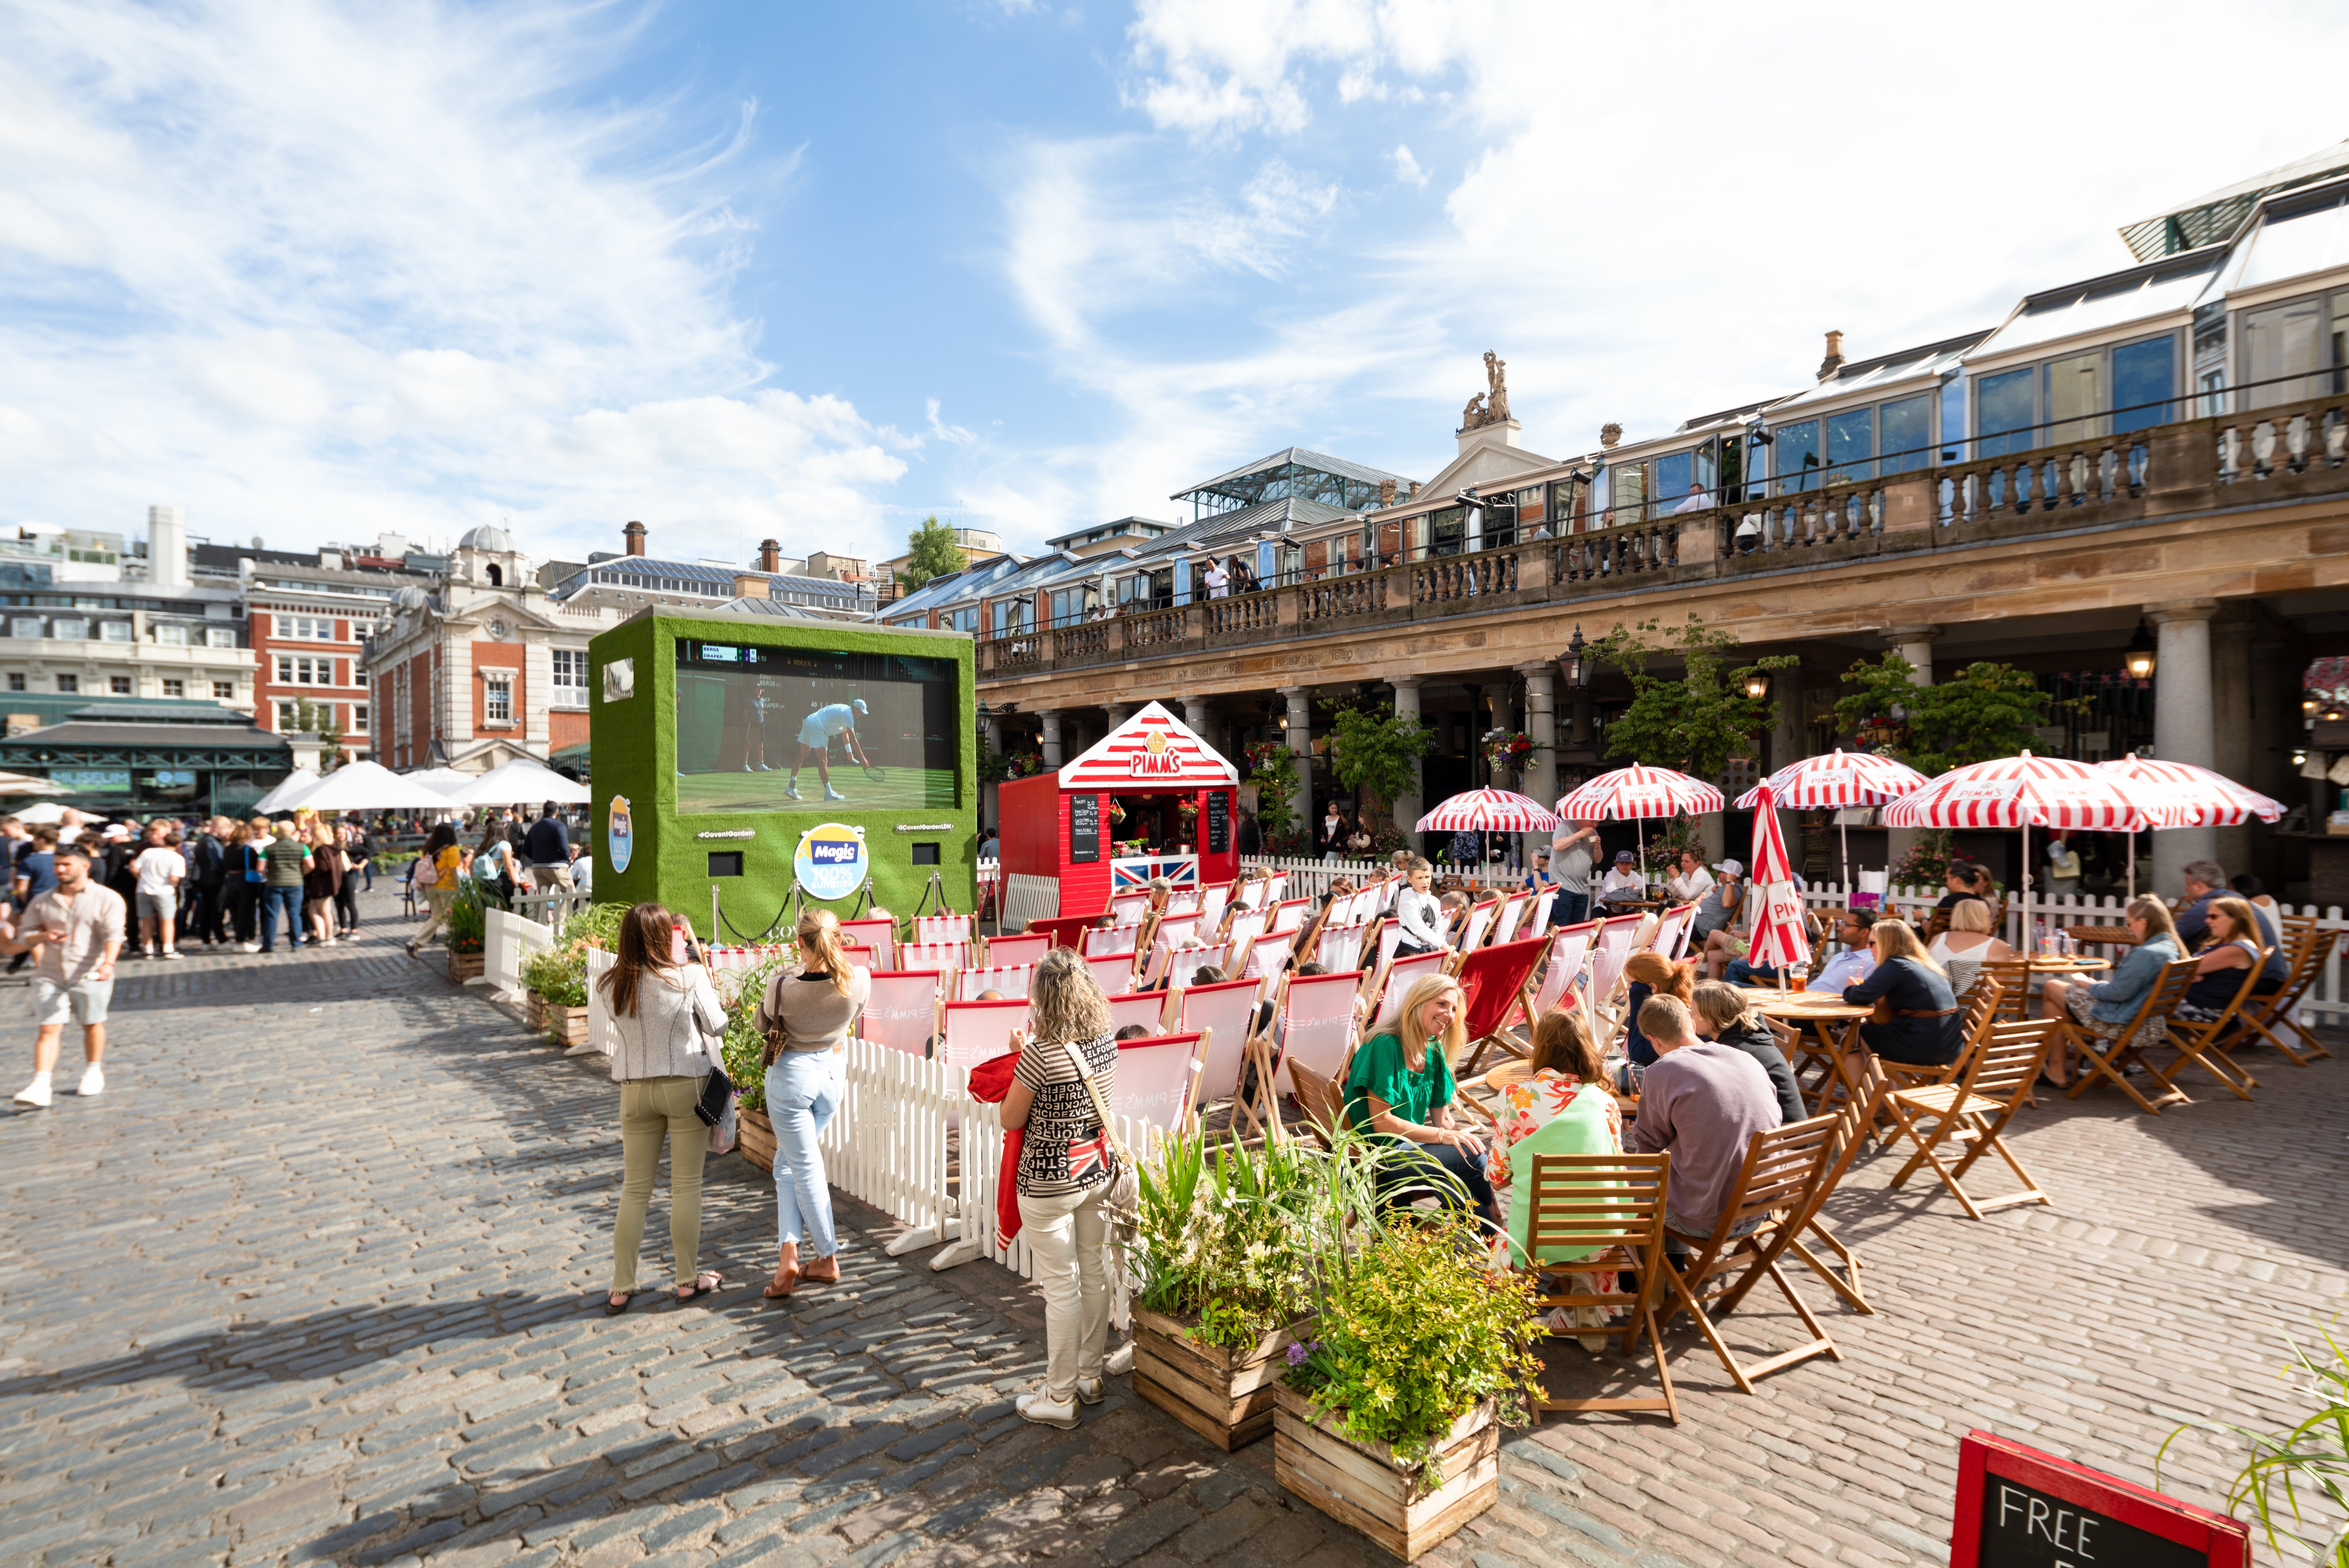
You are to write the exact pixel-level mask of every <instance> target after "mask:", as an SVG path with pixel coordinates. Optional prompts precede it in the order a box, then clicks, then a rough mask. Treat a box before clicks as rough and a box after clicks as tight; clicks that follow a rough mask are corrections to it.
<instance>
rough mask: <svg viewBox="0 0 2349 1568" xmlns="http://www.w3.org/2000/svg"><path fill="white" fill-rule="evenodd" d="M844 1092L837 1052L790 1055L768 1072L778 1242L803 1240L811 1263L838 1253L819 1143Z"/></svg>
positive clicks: (794, 1052) (790, 1052) (808, 1052)
mask: <svg viewBox="0 0 2349 1568" xmlns="http://www.w3.org/2000/svg"><path fill="white" fill-rule="evenodd" d="M846 1089H847V1084H846V1083H845V1081H844V1080H843V1075H842V1058H841V1057H840V1055H839V1054H838V1053H836V1052H832V1051H787V1052H785V1053H784V1054H782V1055H780V1056H778V1057H776V1058H775V1062H774V1065H772V1066H771V1067H769V1068H768V1069H767V1119H768V1120H769V1121H771V1122H772V1123H774V1124H775V1239H776V1241H779V1242H781V1243H782V1244H783V1245H785V1246H789V1245H790V1244H791V1243H792V1242H794V1241H805V1242H806V1243H807V1248H808V1255H809V1257H810V1258H811V1259H814V1258H829V1257H831V1256H832V1255H833V1253H834V1252H836V1251H839V1250H840V1242H839V1241H837V1240H836V1239H835V1238H834V1237H833V1231H832V1189H830V1188H828V1187H826V1186H825V1185H824V1179H823V1150H821V1149H819V1148H818V1147H816V1139H817V1138H819V1137H822V1136H823V1129H824V1127H825V1125H826V1124H827V1123H829V1122H830V1121H831V1120H832V1118H833V1113H834V1112H836V1111H838V1110H839V1109H840V1102H841V1101H842V1100H843V1099H844V1098H845V1097H846ZM803 1229H804V1231H805V1232H806V1233H805V1235H804V1236H802V1233H801V1232H802V1230H803Z"/></svg>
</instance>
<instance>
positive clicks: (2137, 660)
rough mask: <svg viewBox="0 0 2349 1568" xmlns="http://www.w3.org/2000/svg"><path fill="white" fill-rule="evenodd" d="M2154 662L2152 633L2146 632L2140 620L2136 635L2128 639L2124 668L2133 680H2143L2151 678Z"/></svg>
mask: <svg viewBox="0 0 2349 1568" xmlns="http://www.w3.org/2000/svg"><path fill="white" fill-rule="evenodd" d="M2154 662H2155V660H2154V654H2153V633H2152V632H2150V631H2148V630H2147V629H2146V625H2145V622H2144V621H2142V620H2140V621H2138V622H2137V635H2136V636H2135V637H2133V638H2130V639H2129V645H2128V654H2127V659H2125V660H2124V668H2126V669H2127V670H2128V672H2129V674H2130V675H2131V676H2132V677H2133V678H2134V679H2136V680H2147V679H2149V678H2150V677H2151V676H2152V674H2153V666H2154Z"/></svg>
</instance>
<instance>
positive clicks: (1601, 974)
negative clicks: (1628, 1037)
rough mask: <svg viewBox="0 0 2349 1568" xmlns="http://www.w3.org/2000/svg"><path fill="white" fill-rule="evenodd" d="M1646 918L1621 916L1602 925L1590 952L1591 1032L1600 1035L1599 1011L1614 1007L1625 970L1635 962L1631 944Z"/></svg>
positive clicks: (1600, 924)
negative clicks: (1617, 989) (1631, 962)
mask: <svg viewBox="0 0 2349 1568" xmlns="http://www.w3.org/2000/svg"><path fill="white" fill-rule="evenodd" d="M1644 919H1647V917H1646V916H1645V915H1617V916H1615V917H1613V918H1612V919H1604V920H1601V921H1599V929H1598V932H1597V934H1596V935H1595V936H1593V938H1592V939H1591V948H1590V1028H1591V1033H1594V1034H1596V1033H1598V1032H1599V1010H1600V1009H1602V1008H1608V1007H1611V1006H1613V1004H1614V1002H1615V992H1616V988H1617V987H1619V986H1620V985H1621V984H1622V983H1623V966H1624V965H1625V964H1627V963H1630V961H1631V950H1632V949H1631V944H1632V943H1633V942H1634V941H1635V940H1638V938H1639V935H1640V922H1641V921H1642V920H1644Z"/></svg>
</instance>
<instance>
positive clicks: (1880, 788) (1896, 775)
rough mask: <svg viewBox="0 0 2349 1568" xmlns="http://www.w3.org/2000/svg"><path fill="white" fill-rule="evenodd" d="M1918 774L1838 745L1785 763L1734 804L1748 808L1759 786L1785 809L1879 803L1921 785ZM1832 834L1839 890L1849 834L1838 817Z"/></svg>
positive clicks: (1847, 866)
mask: <svg viewBox="0 0 2349 1568" xmlns="http://www.w3.org/2000/svg"><path fill="white" fill-rule="evenodd" d="M1926 783H1927V780H1926V778H1925V775H1924V774H1920V773H1919V772H1918V771H1917V770H1916V769H1915V768H1912V767H1910V766H1909V764H1908V763H1898V762H1895V761H1893V760H1892V759H1891V758H1890V757H1879V756H1878V755H1877V754H1876V753H1874V752H1847V751H1845V750H1843V749H1842V748H1841V747H1837V749H1836V750H1835V751H1834V752H1832V753H1829V754H1827V755H1826V756H1823V757H1805V758H1803V759H1802V760H1801V761H1800V762H1795V763H1787V764H1786V765H1785V767H1783V768H1780V769H1779V770H1778V771H1777V772H1776V773H1774V774H1771V775H1770V776H1769V777H1768V778H1766V779H1764V780H1763V781H1762V783H1761V784H1755V785H1754V787H1753V788H1752V789H1750V790H1747V791H1746V792H1745V793H1744V794H1741V795H1739V796H1738V797H1737V809H1738V810H1740V811H1751V810H1753V809H1754V802H1755V801H1756V800H1757V799H1759V798H1760V796H1761V794H1762V791H1763V790H1764V788H1765V787H1766V788H1768V789H1769V790H1770V792H1771V794H1772V797H1773V798H1774V799H1775V801H1776V802H1777V804H1778V805H1782V806H1785V808H1786V809H1788V810H1789V811H1827V810H1835V811H1843V810H1847V809H1848V808H1850V807H1853V806H1862V805H1887V804H1889V803H1890V802H1892V801H1896V800H1899V798H1900V797H1901V796H1902V795H1904V794H1911V793H1913V792H1915V791H1917V790H1920V789H1922V788H1924V787H1925V784H1926ZM1836 836H1837V838H1838V839H1839V840H1840V841H1841V843H1842V846H1843V885H1844V890H1845V891H1846V892H1847V893H1848V892H1849V891H1850V890H1851V885H1852V884H1851V834H1850V831H1849V830H1848V829H1847V828H1846V827H1845V826H1844V825H1843V824H1842V823H1841V822H1840V821H1838V822H1837V824H1836Z"/></svg>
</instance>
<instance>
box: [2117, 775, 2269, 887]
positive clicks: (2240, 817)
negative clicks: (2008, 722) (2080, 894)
mask: <svg viewBox="0 0 2349 1568" xmlns="http://www.w3.org/2000/svg"><path fill="white" fill-rule="evenodd" d="M2096 766H2098V767H2100V768H2103V769H2106V771H2108V772H2110V773H2115V774H2119V775H2120V776H2121V777H2122V778H2125V779H2127V780H2128V781H2129V782H2130V784H2132V785H2134V786H2136V788H2137V794H2139V795H2140V796H2142V797H2144V798H2146V799H2147V801H2148V802H2149V803H2150V804H2152V805H2155V806H2157V807H2158V811H2157V813H2156V818H2157V819H2156V821H2155V822H2154V825H2153V826H2154V827H2155V828H2156V829H2157V830H2158V829H2160V828H2164V827H2238V826H2241V825H2242V824H2244V823H2246V822H2249V821H2251V818H2253V817H2255V816H2256V817H2258V818H2259V819H2260V820H2261V822H2273V821H2275V820H2276V819H2277V818H2279V817H2281V816H2282V815H2283V805H2282V802H2280V801H2274V800H2270V799H2269V798H2268V797H2267V796H2266V795H2263V794H2261V793H2260V792H2259V791H2257V790H2255V789H2251V788H2247V787H2246V786H2244V785H2242V784H2237V783H2236V782H2235V781H2234V780H2232V779H2230V778H2229V777H2228V776H2227V775H2226V774H2221V773H2214V772H2212V771H2211V770H2210V769H2209V768H2206V767H2199V766H2197V765H2196V764H2195V763H2166V762H2161V761H2158V760H2157V759H2155V758H2153V757H2140V756H2138V755H2137V753H2135V752H2131V753H2129V754H2128V755H2127V756H2125V757H2116V758H2114V759H2113V760H2112V761H2111V762H2108V763H2097V764H2096ZM2128 890H2129V897H2130V898H2136V897H2137V835H2136V834H2134V833H2132V834H2130V835H2129V846H2128Z"/></svg>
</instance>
